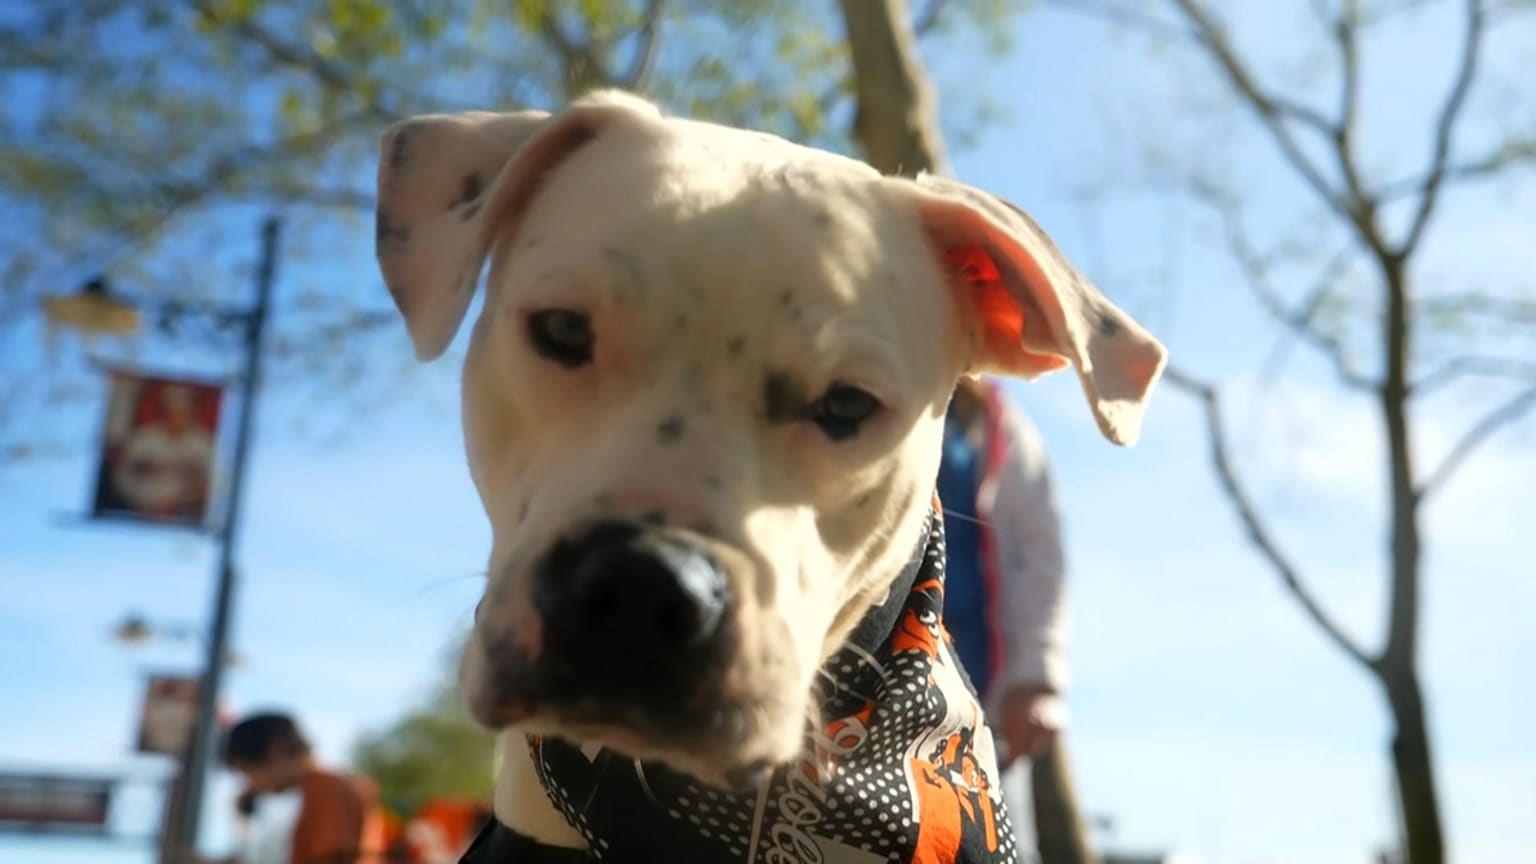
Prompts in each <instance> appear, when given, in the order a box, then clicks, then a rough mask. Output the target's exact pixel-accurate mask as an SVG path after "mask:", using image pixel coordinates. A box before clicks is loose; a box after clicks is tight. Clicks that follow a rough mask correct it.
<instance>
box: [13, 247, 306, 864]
mask: <svg viewBox="0 0 1536 864" xmlns="http://www.w3.org/2000/svg"><path fill="white" fill-rule="evenodd" d="M280 226H281V223H280V222H279V220H278V219H277V218H276V217H268V218H267V219H266V220H265V221H264V222H263V223H262V227H261V262H260V265H259V266H258V267H257V272H256V297H255V301H254V303H253V304H252V305H251V306H250V307H249V308H248V309H235V310H229V309H197V308H192V309H189V308H188V307H185V306H183V305H181V304H174V305H167V306H166V310H167V311H168V312H174V313H178V314H180V313H184V312H188V311H193V312H197V311H201V312H208V313H211V314H213V315H214V316H215V317H216V318H217V320H219V321H221V322H230V323H235V324H239V325H241V326H242V328H243V330H244V336H245V357H244V374H243V375H242V376H241V377H240V390H241V396H243V398H242V400H241V403H242V404H241V409H240V417H239V422H238V423H237V424H236V428H235V440H234V455H233V457H232V460H231V464H230V473H229V485H228V487H227V489H226V492H225V501H224V518H223V519H222V520H220V522H219V524H218V526H217V528H216V530H215V531H214V539H215V542H216V543H217V544H218V549H219V556H218V565H217V569H216V571H215V580H216V581H215V585H214V601H213V610H212V615H211V618H210V621H209V623H208V628H207V639H206V653H205V656H204V661H203V673H202V678H201V681H200V682H199V686H198V707H197V719H196V723H195V725H194V726H193V730H192V738H191V741H190V743H189V746H188V751H187V762H186V773H185V780H186V788H185V794H184V795H182V796H181V800H180V802H179V805H178V806H177V808H176V809H177V813H176V814H175V818H174V819H173V820H172V822H171V829H172V833H173V838H172V843H171V848H176V849H187V850H190V849H194V848H196V846H197V839H198V828H199V820H200V817H201V815H202V803H203V789H204V786H205V784H206V782H207V776H208V767H209V763H210V762H211V761H212V758H213V744H214V735H215V734H216V732H217V729H218V699H219V688H220V685H221V683H222V681H223V677H224V669H225V666H226V665H227V660H226V658H227V653H228V652H227V648H226V647H225V646H226V644H227V643H228V641H229V621H230V617H231V609H232V606H233V602H234V583H235V567H234V545H235V544H234V540H235V529H236V527H237V526H238V525H239V521H240V520H239V517H240V497H241V496H240V490H241V485H242V481H243V480H244V477H245V466H246V462H247V457H248V455H249V453H250V442H251V430H252V417H253V416H254V415H255V413H256V394H257V392H258V391H259V390H260V387H261V345H262V336H263V334H264V332H265V329H266V322H267V310H268V308H269V306H270V301H271V296H272V283H273V280H274V277H275V275H276V269H277V243H278V237H279V232H280ZM143 305H146V304H144V303H134V302H131V301H128V300H125V299H123V298H119V297H116V296H114V295H113V294H112V292H111V291H110V290H109V289H108V287H107V283H106V280H105V279H101V278H98V279H94V280H92V281H91V282H89V283H87V284H86V285H85V287H84V288H83V289H82V290H81V291H80V292H78V293H77V294H75V295H71V296H62V297H50V298H47V299H45V300H44V301H43V313H44V315H45V316H46V317H47V319H48V321H49V322H50V323H52V324H53V325H55V326H65V327H71V328H73V329H76V330H78V331H80V332H82V333H85V334H87V335H98V334H101V335H105V334H113V335H126V334H130V333H133V332H136V331H137V330H138V327H139V312H138V307H140V306H143ZM140 624H141V625H142V624H143V622H140ZM142 630H143V627H142V626H130V627H128V628H126V631H127V633H128V634H129V635H130V636H132V635H134V634H138V633H141V631H142Z"/></svg>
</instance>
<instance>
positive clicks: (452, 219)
mask: <svg viewBox="0 0 1536 864" xmlns="http://www.w3.org/2000/svg"><path fill="white" fill-rule="evenodd" d="M645 115H649V116H652V117H655V116H659V112H658V111H657V109H656V107H655V106H654V105H652V104H650V103H649V102H646V101H644V100H642V99H640V98H639V97H636V96H631V95H629V94H626V93H621V92H617V91H600V92H597V93H593V94H591V95H589V96H587V97H585V98H583V99H581V100H579V101H577V102H575V103H572V105H571V107H570V108H569V109H567V110H566V111H564V112H562V113H560V114H558V115H554V116H551V115H549V114H547V113H545V112H542V111H520V112H516V113H512V114H492V113H488V112H484V111H472V112H467V113H464V114H453V115H444V114H434V115H426V116H421V117H413V118H411V119H408V120H403V121H401V122H399V123H396V124H395V125H393V126H391V127H390V128H389V129H388V130H386V131H385V133H384V135H383V138H382V140H381V141H380V143H379V186H378V212H377V214H376V215H377V225H376V236H375V241H376V244H377V245H376V250H375V251H376V254H377V256H378V260H379V270H380V271H381V272H382V273H383V274H384V283H385V285H386V286H388V288H389V293H390V296H391V297H393V298H394V300H395V306H396V307H397V308H398V309H399V310H400V314H401V315H402V316H404V318H405V324H406V328H407V330H409V331H410V334H411V342H412V344H413V345H414V346H415V349H416V357H417V359H419V360H432V359H434V358H436V357H438V356H439V355H441V354H442V353H443V351H444V350H446V349H447V347H448V343H449V342H452V341H453V336H454V334H455V333H456V332H458V329H459V325H460V324H461V323H462V322H463V320H464V314H465V312H466V311H468V309H469V301H470V299H471V297H473V295H474V288H475V284H476V283H477V282H478V281H479V278H480V271H481V269H482V268H483V267H484V264H485V256H486V251H487V250H488V249H489V248H490V244H491V240H492V237H493V236H494V234H495V232H497V231H502V230H509V231H510V230H515V228H516V223H517V222H518V220H519V219H520V218H521V216H522V214H523V213H524V212H525V211H526V210H527V207H528V204H529V202H531V201H532V200H533V198H534V196H535V195H536V194H537V192H538V189H539V186H540V184H541V181H542V180H543V179H544V178H545V177H547V176H548V175H549V173H550V172H551V171H553V170H555V168H557V167H558V166H559V165H560V163H561V162H563V161H564V160H565V159H566V158H568V157H569V156H570V155H571V154H572V153H575V152H576V151H577V150H579V149H581V148H582V147H583V146H585V145H586V144H588V143H590V142H591V141H592V140H593V139H595V138H596V137H597V135H598V134H599V133H600V132H601V131H602V129H603V128H605V127H606V126H607V125H608V124H610V123H612V122H614V121H615V120H618V119H622V118H624V117H635V116H645Z"/></svg>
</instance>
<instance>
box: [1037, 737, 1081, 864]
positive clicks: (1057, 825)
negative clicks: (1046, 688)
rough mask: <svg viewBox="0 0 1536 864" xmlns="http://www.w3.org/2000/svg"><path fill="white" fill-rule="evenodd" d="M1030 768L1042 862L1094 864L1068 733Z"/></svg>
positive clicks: (1054, 741)
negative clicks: (1070, 764) (1069, 755)
mask: <svg viewBox="0 0 1536 864" xmlns="http://www.w3.org/2000/svg"><path fill="white" fill-rule="evenodd" d="M1029 769H1030V770H1029V782H1030V788H1031V791H1032V792H1033V794H1032V796H1031V797H1032V798H1033V799H1034V802H1035V836H1036V838H1037V839H1036V842H1037V843H1038V845H1039V852H1040V862H1041V864H1094V857H1093V851H1092V850H1091V849H1089V847H1088V835H1087V832H1086V831H1084V830H1083V819H1082V814H1080V813H1079V812H1078V809H1077V794H1076V792H1075V790H1074V789H1073V787H1072V772H1071V771H1070V770H1069V768H1068V766H1067V748H1066V744H1065V741H1064V736H1062V735H1057V736H1056V737H1055V738H1053V739H1052V740H1051V746H1050V747H1049V748H1047V749H1046V751H1045V752H1044V753H1042V754H1040V756H1039V757H1038V758H1036V759H1035V760H1034V761H1033V762H1032V763H1031V764H1030V766H1029Z"/></svg>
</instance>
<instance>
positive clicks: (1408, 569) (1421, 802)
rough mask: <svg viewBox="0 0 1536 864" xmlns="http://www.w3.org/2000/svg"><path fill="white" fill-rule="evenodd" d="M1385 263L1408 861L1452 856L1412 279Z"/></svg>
mask: <svg viewBox="0 0 1536 864" xmlns="http://www.w3.org/2000/svg"><path fill="white" fill-rule="evenodd" d="M1381 264H1382V277H1383V283H1384V285H1385V287H1386V295H1387V296H1386V300H1387V304H1386V305H1387V308H1386V315H1384V316H1383V320H1382V325H1383V328H1384V330H1383V333H1382V341H1383V347H1384V348H1385V350H1386V374H1385V376H1384V378H1383V380H1382V386H1381V412H1382V419H1383V421H1384V423H1385V426H1386V429H1385V431H1386V437H1387V458H1388V478H1389V484H1390V487H1389V488H1390V494H1391V496H1392V502H1391V505H1392V540H1391V562H1392V586H1391V605H1390V610H1389V617H1388V623H1387V645H1386V650H1384V651H1383V652H1382V655H1381V659H1380V661H1379V666H1380V675H1381V680H1382V684H1383V686H1385V688H1386V691H1387V702H1388V704H1389V705H1390V707H1391V709H1392V720H1393V723H1394V725H1395V727H1396V728H1395V730H1394V736H1393V739H1392V767H1393V770H1394V772H1395V773H1396V775H1397V793H1398V801H1399V804H1400V805H1401V817H1402V826H1403V841H1404V843H1405V844H1406V849H1405V851H1406V852H1407V856H1406V857H1407V859H1408V864H1444V861H1445V840H1444V838H1443V837H1442V835H1441V831H1440V804H1439V800H1438V798H1437V796H1436V794H1435V778H1434V770H1433V765H1432V763H1431V762H1430V755H1429V752H1430V747H1429V728H1428V726H1427V725H1426V724H1425V722H1424V697H1423V693H1422V692H1421V690H1420V688H1419V678H1418V654H1419V580H1420V576H1421V574H1420V570H1419V568H1420V565H1421V563H1422V560H1423V558H1422V555H1421V553H1422V547H1421V543H1420V534H1419V489H1418V480H1417V478H1416V477H1415V474H1414V470H1413V442H1412V440H1411V431H1412V427H1411V425H1410V423H1409V417H1408V400H1409V397H1410V389H1409V384H1408V368H1409V361H1410V358H1411V356H1412V335H1413V333H1412V319H1411V318H1410V317H1409V306H1410V296H1409V285H1408V277H1407V273H1406V272H1405V269H1404V265H1403V259H1402V258H1401V257H1393V256H1388V257H1386V258H1384V259H1383V260H1382V262H1381Z"/></svg>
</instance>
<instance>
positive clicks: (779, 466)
mask: <svg viewBox="0 0 1536 864" xmlns="http://www.w3.org/2000/svg"><path fill="white" fill-rule="evenodd" d="M378 256H379V262H380V267H381V269H382V270H383V273H384V278H385V281H386V283H387V284H388V286H389V289H390V291H391V293H392V294H393V296H394V298H395V302H396V303H397V305H398V306H399V308H400V311H401V313H402V314H403V315H404V317H405V320H406V324H407V326H408V328H409V330H410V333H411V337H412V340H413V341H414V343H415V347H416V352H417V354H418V356H419V357H421V358H423V359H431V358H433V357H436V356H438V355H439V354H441V353H442V352H443V350H444V349H445V348H446V346H447V344H448V343H449V342H450V341H451V339H452V338H453V335H454V333H455V332H456V331H457V329H458V327H459V326H460V323H461V320H462V318H463V317H464V316H465V314H466V311H467V309H468V308H469V305H470V301H471V298H472V296H473V294H474V291H475V286H476V284H477V282H478V281H479V276H480V274H481V271H482V270H483V269H484V265H485V262H486V261H487V260H489V261H490V272H489V276H488V277H487V282H486V286H487V287H486V296H485V298H484V308H483V310H482V312H481V313H480V315H479V318H478V321H477V322H476V324H475V327H474V331H473V334H472V337H471V340H470V344H469V349H468V356H467V359H466V364H465V370H464V385H463V411H464V429H465V439H466V443H467V449H468V453H469V463H470V468H471V472H472V475H473V477H474V481H475V484H476V486H477V488H478V490H479V493H480V496H481V498H482V500H483V502H484V505H485V509H486V512H487V513H488V515H489V517H490V520H491V525H492V529H493V536H494V542H493V548H492V552H491V560H490V569H489V578H488V584H487V586H486V589H485V594H484V597H483V599H482V601H481V604H480V607H479V609H478V611H477V614H476V621H475V628H474V634H473V637H472V638H471V639H470V641H469V645H468V647H467V648H466V650H465V653H464V658H463V664H462V670H461V684H462V687H463V690H464V693H465V695H466V698H467V700H468V702H469V705H470V707H471V709H472V712H473V714H474V716H475V717H477V718H478V719H479V720H480V721H481V722H483V723H485V724H486V725H488V726H491V727H496V728H507V727H512V728H518V729H522V730H526V731H529V732H542V733H547V734H558V735H561V736H563V737H567V738H571V739H575V740H578V741H581V742H588V743H601V744H604V745H609V746H613V747H616V748H617V749H619V750H622V751H624V752H626V753H628V754H630V755H632V756H635V757H638V758H654V759H659V760H661V761H664V762H667V763H669V764H671V765H673V766H674V767H677V768H679V769H681V770H684V771H687V772H690V773H692V774H695V775H696V776H699V777H701V778H702V779H705V780H707V781H717V782H718V781H720V780H728V779H730V778H732V777H733V776H734V775H736V774H738V773H741V772H746V774H748V775H751V774H752V773H754V772H755V770H756V769H758V768H760V767H762V766H766V765H771V764H776V763H779V762H782V761H785V760H787V759H789V758H791V757H793V756H794V755H795V754H796V753H797V752H798V750H799V747H800V741H801V735H802V732H803V729H804V724H805V721H806V717H807V714H808V709H809V705H810V700H811V691H812V689H813V678H814V676H815V674H816V670H817V668H818V667H819V666H820V665H821V663H822V662H823V661H824V660H825V658H826V657H827V656H828V655H829V654H830V653H831V652H832V651H834V650H835V649H836V648H838V647H839V646H840V645H841V644H842V642H843V641H844V640H845V639H846V637H847V636H848V634H849V632H850V631H851V629H852V627H853V626H854V624H856V623H857V621H858V620H859V618H860V617H861V616H862V615H863V614H864V612H865V611H866V610H867V609H868V608H869V607H870V606H871V605H872V604H873V603H876V602H878V601H879V600H881V599H882V598H883V596H884V593H885V592H886V590H887V589H888V587H889V585H890V582H891V581H892V580H893V579H894V577H895V576H896V575H897V574H898V573H900V572H901V570H902V569H903V567H904V565H906V564H907V562H908V558H909V557H910V556H911V555H912V554H913V551H914V549H915V548H916V547H917V543H918V540H919V536H918V534H919V532H920V531H921V526H922V524H923V519H922V515H923V513H924V512H925V510H926V508H927V507H928V505H929V500H930V496H931V494H932V489H933V485H934V478H935V476H936V474H937V470H938V462H939V452H940V448H939V441H940V438H941V436H942V430H943V415H944V410H945V406H946V403H947V400H948V398H949V395H950V393H951V391H952V389H953V387H954V384H955V381H956V380H957V378H958V377H959V376H961V375H963V374H967V373H979V372H988V371H990V372H1001V373H1006V374H1014V375H1022V376H1026V377H1033V376H1035V375H1038V374H1041V373H1043V372H1046V371H1050V370H1053V369H1057V368H1060V367H1063V366H1066V365H1068V364H1072V365H1075V366H1076V367H1077V370H1078V374H1079V375H1080V377H1081V379H1082V383H1083V389H1084V392H1085V393H1086V394H1087V397H1088V402H1089V405H1090V407H1091V408H1092V411H1093V414H1094V416H1095V417H1096V418H1097V420H1098V425H1099V428H1100V429H1101V430H1102V431H1103V433H1104V434H1105V435H1106V436H1107V437H1109V438H1110V439H1111V440H1113V441H1115V442H1117V443H1121V444H1129V443H1131V442H1132V441H1133V440H1134V439H1135V437H1136V435H1137V430H1138V427H1139V423H1140V416H1141V410H1142V403H1143V401H1144V400H1145V398H1146V396H1147V394H1148V391H1149V389H1150V388H1151V386H1152V384H1153V382H1154V380H1155V379H1156V378H1157V376H1158V374H1159V372H1160V370H1161V369H1162V365H1163V359H1164V354H1163V349H1162V347H1161V346H1160V345H1159V344H1158V343H1157V342H1156V341H1155V340H1154V339H1153V338H1152V337H1151V336H1149V335H1148V334H1147V333H1146V332H1145V331H1144V330H1142V329H1141V328H1140V327H1139V326H1138V325H1137V324H1136V323H1135V322H1133V321H1131V320H1130V319H1129V318H1128V317H1127V316H1126V315H1125V314H1124V313H1122V312H1121V311H1120V310H1118V309H1116V308H1115V307H1114V306H1113V305H1111V304H1110V303H1109V302H1108V301H1107V300H1105V299H1104V297H1103V296H1101V295H1100V294H1099V293H1098V292H1097V291H1096V290H1095V289H1094V288H1093V287H1092V286H1090V285H1089V284H1088V283H1087V282H1086V281H1085V280H1084V279H1083V278H1082V277H1081V276H1079V275H1078V273H1077V272H1076V271H1075V270H1074V269H1073V268H1072V267H1071V266H1070V265H1069V264H1067V262H1066V261H1065V260H1063V259H1062V257H1061V256H1060V254H1059V253H1058V252H1057V251H1056V249H1055V248H1054V247H1053V246H1052V245H1051V243H1050V241H1049V240H1048V239H1047V238H1046V236H1045V235H1044V234H1043V233H1042V232H1041V231H1040V230H1039V229H1038V228H1037V227H1036V226H1035V225H1034V224H1033V223H1032V222H1031V221H1030V220H1029V219H1028V217H1026V216H1024V214H1023V213H1021V212H1019V211H1018V210H1016V209H1014V208H1012V207H1011V206H1010V205H1007V204H1005V203H1003V202H1001V201H1000V200H999V199H996V198H993V197H991V196H988V195H986V194H984V193H981V192H978V191H976V190H974V189H971V188H969V187H966V186H964V185H961V184H958V183H953V182H950V181H945V180H940V179H938V178H925V179H923V180H919V181H912V180H904V179H897V178H889V177H882V176H880V175H879V174H878V173H876V172H875V171H874V170H873V169H871V168H869V167H868V166H866V165H864V164H862V163H859V162H855V161H852V160H849V159H844V158H842V157H838V156H834V155H832V154H829V153H825V152H822V151H817V150H811V149H807V148H803V147H799V146H796V145H793V144H790V143H788V142H786V141H783V140H781V139H778V138H774V137H772V136H768V135H762V134H758V133H753V132H746V131H741V130H736V129H728V128H725V127H720V126H714V125H710V124H705V123H698V122H691V121H686V120H679V119H669V118H664V117H662V116H661V114H660V113H659V112H658V111H657V109H656V108H655V107H653V106H652V105H650V104H648V103H646V102H643V101H641V100H639V99H637V98H635V97H632V96H627V95H624V94H621V93H613V92H608V93H599V94H595V95H593V96H591V97H588V98H586V99H584V100H582V101H580V102H577V103H575V104H574V105H572V106H571V107H570V108H569V109H567V110H566V111H564V112H562V113H560V114H557V115H547V114H543V113H540V112H525V113H516V114H505V115H495V114H481V113H476V114H465V115H457V116H431V117H422V118H417V119H413V120H410V121H406V122H404V123H401V124H398V125H396V126H395V127H393V128H391V129H390V130H389V131H388V133H386V135H385V137H384V141H383V145H382V155H381V164H380V169H379V213H378Z"/></svg>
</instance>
